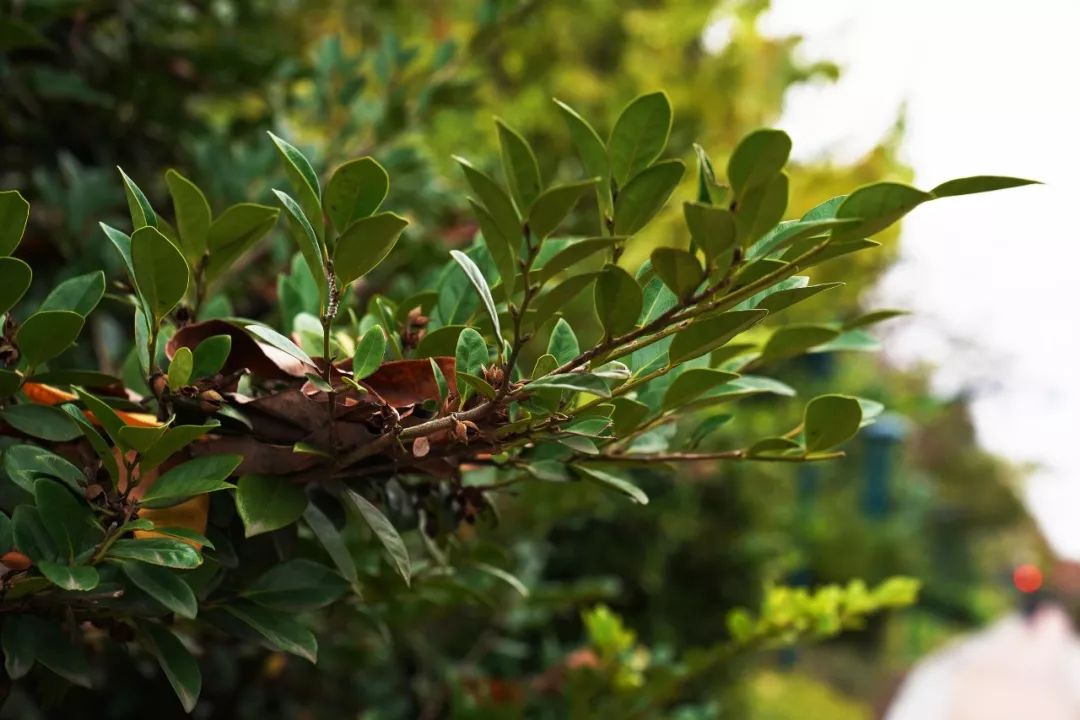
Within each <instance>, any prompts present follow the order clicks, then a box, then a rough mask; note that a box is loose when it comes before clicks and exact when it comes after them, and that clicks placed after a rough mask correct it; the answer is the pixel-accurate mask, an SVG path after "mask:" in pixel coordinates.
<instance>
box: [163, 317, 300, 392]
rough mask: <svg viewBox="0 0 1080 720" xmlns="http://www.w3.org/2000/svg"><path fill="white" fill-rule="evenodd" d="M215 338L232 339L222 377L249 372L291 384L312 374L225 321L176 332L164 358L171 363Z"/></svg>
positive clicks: (170, 339) (286, 356) (284, 354)
mask: <svg viewBox="0 0 1080 720" xmlns="http://www.w3.org/2000/svg"><path fill="white" fill-rule="evenodd" d="M214 335H228V336H229V337H230V338H232V347H231V348H230V350H229V357H228V358H226V360H225V364H224V365H223V366H222V368H221V372H222V373H223V374H226V375H228V374H229V373H233V372H236V371H238V370H244V369H246V370H250V371H251V373H252V374H254V375H256V376H258V377H260V378H263V379H265V380H290V379H293V378H302V377H304V375H305V374H306V373H308V372H311V368H310V367H309V366H307V365H305V364H304V363H302V362H301V361H300V360H297V359H296V358H294V357H293V356H292V355H289V354H288V353H285V352H282V351H281V350H278V349H277V348H275V347H271V346H270V345H266V344H264V343H260V342H258V341H256V340H255V338H253V337H252V336H251V335H250V334H248V333H247V331H245V330H244V329H243V328H241V327H239V326H237V325H233V324H232V323H230V322H227V321H225V320H206V321H204V322H200V323H195V324H194V325H188V326H187V327H184V328H181V329H180V330H177V331H176V333H175V334H174V335H173V336H172V337H171V338H169V342H168V343H167V344H166V345H165V355H166V356H168V358H169V359H170V360H171V359H172V357H173V355H175V354H176V351H177V350H179V349H180V348H182V347H186V348H191V350H192V351H194V350H195V348H196V347H198V345H199V343H201V342H202V341H203V340H205V339H207V338H208V337H212V336H214Z"/></svg>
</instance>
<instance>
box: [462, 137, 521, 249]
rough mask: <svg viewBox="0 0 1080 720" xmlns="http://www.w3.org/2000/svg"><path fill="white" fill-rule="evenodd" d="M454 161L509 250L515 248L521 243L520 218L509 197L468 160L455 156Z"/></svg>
mask: <svg viewBox="0 0 1080 720" xmlns="http://www.w3.org/2000/svg"><path fill="white" fill-rule="evenodd" d="M454 160H456V161H457V162H458V164H459V165H461V169H462V171H463V172H464V173H465V179H466V180H467V181H468V183H469V187H471V188H472V191H473V192H474V193H475V194H476V199H477V200H479V201H480V202H481V203H482V204H483V206H484V207H485V208H486V209H487V211H488V213H490V215H491V218H492V220H493V221H494V223H495V226H496V227H497V228H499V231H500V233H501V234H502V236H503V238H505V239H506V241H507V242H509V243H510V247H511V248H514V247H516V246H517V245H518V243H519V242H520V241H521V216H519V215H518V212H517V210H516V209H514V203H513V202H512V201H511V200H510V196H509V195H507V194H506V191H505V190H503V189H502V188H501V187H499V185H498V184H497V183H496V182H495V181H494V180H492V179H491V178H490V177H488V176H487V175H485V174H484V173H482V172H480V171H479V170H477V169H476V168H474V167H473V166H472V165H471V164H470V163H469V161H468V160H466V159H464V158H461V157H457V156H454Z"/></svg>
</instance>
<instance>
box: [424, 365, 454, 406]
mask: <svg viewBox="0 0 1080 720" xmlns="http://www.w3.org/2000/svg"><path fill="white" fill-rule="evenodd" d="M428 362H429V363H430V364H431V375H432V376H433V377H434V378H435V386H436V387H437V388H438V389H439V404H440V405H442V403H444V402H445V401H446V397H447V396H448V395H449V394H450V386H449V385H448V384H447V382H446V376H445V375H443V371H442V368H441V367H439V363H437V362H435V358H428Z"/></svg>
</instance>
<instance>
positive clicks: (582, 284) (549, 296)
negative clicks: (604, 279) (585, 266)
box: [535, 272, 600, 319]
mask: <svg viewBox="0 0 1080 720" xmlns="http://www.w3.org/2000/svg"><path fill="white" fill-rule="evenodd" d="M599 275H600V273H598V272H590V273H582V274H580V275H571V276H570V277H568V278H566V279H565V280H563V281H562V282H561V283H559V284H558V285H556V286H555V287H553V288H551V290H548V291H547V292H546V293H544V294H543V295H541V296H540V297H539V298H538V299H537V300H536V304H535V308H536V317H538V318H542V319H547V318H550V317H552V316H553V315H555V314H556V313H557V312H559V311H560V310H562V308H563V307H565V306H566V305H567V304H568V303H569V302H570V301H571V300H573V299H574V298H576V297H577V296H578V295H579V294H580V293H581V292H582V291H583V290H584V289H585V288H587V287H589V285H591V284H592V283H593V281H594V280H596V278H597V277H598V276H599Z"/></svg>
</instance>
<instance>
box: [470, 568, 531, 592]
mask: <svg viewBox="0 0 1080 720" xmlns="http://www.w3.org/2000/svg"><path fill="white" fill-rule="evenodd" d="M469 567H472V568H475V569H477V570H479V571H480V572H482V573H485V574H487V575H490V576H491V577H493V578H496V579H498V580H501V581H502V582H504V583H506V584H507V585H509V586H510V587H511V588H512V589H513V590H514V592H516V593H517V594H518V595H520V596H521V597H523V598H527V597H529V588H527V587H525V584H524V583H523V582H521V580H519V579H518V578H516V577H515V576H514V575H512V574H511V573H508V572H507V571H505V570H503V569H502V568H500V567H495V566H494V565H489V564H487V563H473V564H472V565H470V566H469Z"/></svg>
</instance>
